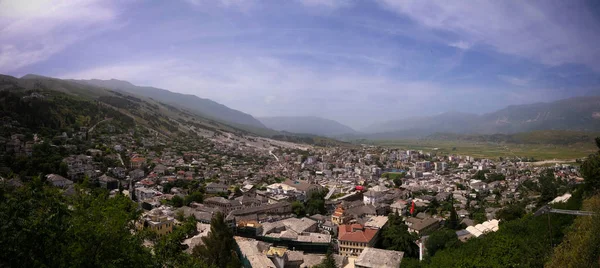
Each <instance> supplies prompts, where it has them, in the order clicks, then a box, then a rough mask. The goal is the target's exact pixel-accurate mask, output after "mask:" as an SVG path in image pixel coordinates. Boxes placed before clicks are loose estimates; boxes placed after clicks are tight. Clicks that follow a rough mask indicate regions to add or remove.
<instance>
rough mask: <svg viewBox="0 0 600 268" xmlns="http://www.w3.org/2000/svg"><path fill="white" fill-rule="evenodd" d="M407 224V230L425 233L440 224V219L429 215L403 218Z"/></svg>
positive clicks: (420, 233)
mask: <svg viewBox="0 0 600 268" xmlns="http://www.w3.org/2000/svg"><path fill="white" fill-rule="evenodd" d="M405 222H406V225H407V226H408V231H409V232H413V233H417V234H419V235H424V234H427V233H429V232H431V231H433V230H435V229H437V228H438V227H439V226H440V221H439V220H438V219H434V218H431V217H425V218H424V219H420V218H416V217H414V218H407V219H406V220H405Z"/></svg>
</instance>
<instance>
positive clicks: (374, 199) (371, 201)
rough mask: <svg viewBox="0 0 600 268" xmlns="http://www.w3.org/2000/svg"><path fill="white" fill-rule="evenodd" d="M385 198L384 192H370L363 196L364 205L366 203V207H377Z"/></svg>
mask: <svg viewBox="0 0 600 268" xmlns="http://www.w3.org/2000/svg"><path fill="white" fill-rule="evenodd" d="M384 196H385V193H384V192H381V191H373V190H368V191H367V192H365V193H364V194H363V203H365V205H376V204H378V203H379V202H380V201H381V199H382V198H383V197H384Z"/></svg>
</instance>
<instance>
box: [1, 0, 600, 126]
mask: <svg viewBox="0 0 600 268" xmlns="http://www.w3.org/2000/svg"><path fill="white" fill-rule="evenodd" d="M23 2H27V3H23ZM565 3H566V2H560V1H557V2H535V1H466V2H452V3H448V2H446V1H412V0H403V1H392V0H373V1H355V0H322V1H315V0H296V1H258V0H237V1H236V0H215V1H210V0H184V1H154V2H147V1H135V0H130V1H110V0H107V1H104V0H102V1H100V0H73V1H41V0H40V1H33V2H32V1H18V0H14V1H13V0H10V1H5V0H4V1H3V0H0V72H1V73H8V74H11V75H16V76H19V75H23V74H25V73H39V74H42V75H49V76H60V77H65V78H86V79H89V78H98V79H111V78H116V79H122V80H128V81H130V82H132V83H134V84H137V85H147V86H155V87H160V88H165V89H169V90H172V91H176V92H181V93H190V94H195V95H198V96H200V97H203V98H210V99H213V100H215V101H218V102H221V103H223V104H225V105H227V106H230V107H232V108H235V109H239V110H241V111H244V112H248V113H250V114H253V115H255V116H267V115H318V116H323V117H327V118H331V119H335V120H339V121H341V122H343V123H346V124H348V125H351V126H353V127H360V126H364V125H366V124H369V123H373V122H374V121H384V120H387V119H393V118H402V117H409V116H415V115H421V116H423V115H431V114H435V113H441V112H445V111H449V110H453V111H463V112H476V113H483V112H489V111H491V110H493V109H498V108H502V107H504V106H506V105H509V104H520V103H528V102H536V101H541V100H552V99H556V98H565V97H570V96H577V95H581V94H582V92H589V91H590V90H591V89H594V88H597V86H598V85H599V84H600V77H599V74H598V71H599V70H600V68H599V66H600V63H598V61H597V60H596V59H598V58H600V57H599V56H600V55H599V54H598V53H599V50H598V48H597V46H596V44H598V43H600V42H598V41H600V37H599V36H598V35H597V34H596V31H597V30H596V29H598V28H599V26H600V24H599V23H598V18H597V17H595V15H594V14H591V12H592V11H591V10H589V9H588V8H586V6H585V5H586V3H583V2H580V1H569V2H568V4H565ZM559 15H560V16H559ZM499 74H500V75H499Z"/></svg>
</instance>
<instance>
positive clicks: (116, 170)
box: [110, 167, 126, 179]
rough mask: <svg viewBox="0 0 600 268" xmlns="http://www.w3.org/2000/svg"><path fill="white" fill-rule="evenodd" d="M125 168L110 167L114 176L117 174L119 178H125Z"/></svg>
mask: <svg viewBox="0 0 600 268" xmlns="http://www.w3.org/2000/svg"><path fill="white" fill-rule="evenodd" d="M125 171H126V170H125V169H124V168H122V167H116V168H111V169H110V174H112V175H113V176H115V177H116V178H119V179H124V178H125V176H126V175H125V174H126V173H125Z"/></svg>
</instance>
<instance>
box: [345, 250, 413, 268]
mask: <svg viewBox="0 0 600 268" xmlns="http://www.w3.org/2000/svg"><path fill="white" fill-rule="evenodd" d="M403 257H404V252H402V251H394V250H385V249H378V248H371V247H367V248H365V249H363V251H362V253H361V254H360V255H359V256H358V258H357V259H356V261H354V265H355V266H361V267H373V268H375V267H377V268H398V267H400V262H402V258H403Z"/></svg>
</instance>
